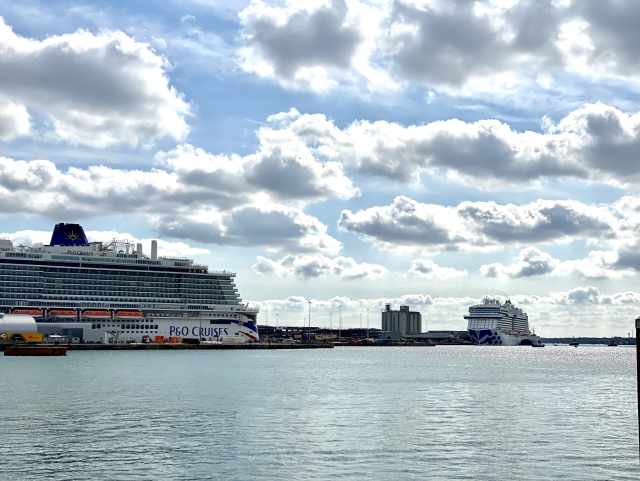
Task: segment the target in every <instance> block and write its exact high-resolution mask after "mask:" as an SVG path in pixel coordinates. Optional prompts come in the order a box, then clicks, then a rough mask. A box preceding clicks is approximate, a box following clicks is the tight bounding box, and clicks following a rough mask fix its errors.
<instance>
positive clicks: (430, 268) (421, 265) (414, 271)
mask: <svg viewBox="0 0 640 481" xmlns="http://www.w3.org/2000/svg"><path fill="white" fill-rule="evenodd" d="M409 275H411V276H415V277H426V278H429V279H431V278H433V277H435V278H437V279H449V278H451V277H463V276H466V275H467V271H466V270H464V271H460V270H458V269H454V268H453V267H441V266H439V265H438V264H436V263H435V262H433V261H432V260H431V259H414V260H413V261H412V262H411V269H409Z"/></svg>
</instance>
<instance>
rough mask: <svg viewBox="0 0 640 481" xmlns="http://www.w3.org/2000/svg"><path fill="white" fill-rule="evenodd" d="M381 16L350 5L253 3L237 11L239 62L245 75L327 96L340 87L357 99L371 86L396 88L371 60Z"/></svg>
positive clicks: (344, 1) (338, 1) (333, 0)
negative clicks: (245, 72) (272, 4)
mask: <svg viewBox="0 0 640 481" xmlns="http://www.w3.org/2000/svg"><path fill="white" fill-rule="evenodd" d="M383 16H384V14H383V12H382V11H380V10H379V9H378V8H376V7H374V6H371V5H366V4H364V3H360V2H357V1H351V0H328V1H316V2H295V1H294V2H287V4H286V6H282V7H272V6H268V5H267V4H266V3H265V2H263V1H261V0H255V1H253V2H252V3H251V4H250V5H249V6H248V7H247V8H245V9H244V10H243V11H242V12H240V20H241V22H242V24H243V27H244V29H243V34H242V42H243V47H242V48H241V49H240V52H239V56H238V61H239V64H240V66H241V67H242V68H243V69H244V70H245V71H247V72H252V73H256V74H257V75H259V76H261V77H267V78H275V79H277V80H278V81H279V82H280V83H282V84H283V85H284V86H286V87H290V88H302V89H310V90H313V91H316V92H325V91H328V90H330V89H332V88H335V87H338V86H342V87H346V88H349V89H352V90H353V91H354V92H357V93H360V94H362V92H366V91H369V90H371V89H372V87H373V86H374V85H375V86H376V88H378V89H382V90H386V89H394V88H396V86H395V83H394V82H392V81H391V80H390V79H389V76H388V74H386V73H385V72H384V71H382V70H380V69H378V68H376V67H375V66H374V65H373V63H372V62H371V61H370V59H369V56H370V55H371V54H372V52H373V51H374V50H375V47H376V34H377V27H376V26H375V25H376V24H377V23H378V22H379V21H381V20H382V19H383ZM372 25H373V26H374V28H373V29H371V28H368V27H370V26H372ZM354 86H355V87H356V88H354Z"/></svg>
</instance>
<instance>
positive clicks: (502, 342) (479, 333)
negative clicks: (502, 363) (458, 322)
mask: <svg viewBox="0 0 640 481" xmlns="http://www.w3.org/2000/svg"><path fill="white" fill-rule="evenodd" d="M469 336H470V337H471V340H472V341H473V343H474V344H477V345H480V346H520V345H531V344H532V343H534V342H537V341H539V340H540V336H536V335H534V334H530V335H525V334H511V333H509V331H502V330H499V329H469Z"/></svg>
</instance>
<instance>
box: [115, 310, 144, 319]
mask: <svg viewBox="0 0 640 481" xmlns="http://www.w3.org/2000/svg"><path fill="white" fill-rule="evenodd" d="M116 317H117V318H118V319H137V318H140V317H143V315H142V312H140V311H116Z"/></svg>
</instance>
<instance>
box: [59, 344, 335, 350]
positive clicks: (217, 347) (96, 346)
mask: <svg viewBox="0 0 640 481" xmlns="http://www.w3.org/2000/svg"><path fill="white" fill-rule="evenodd" d="M64 347H66V348H67V350H69V351H158V350H174V351H184V350H193V349H199V350H214V351H215V350H222V351H228V350H251V349H333V345H331V344H329V343H309V344H277V343H271V344H269V343H268V342H251V343H246V344H170V343H162V344H153V343H150V344H135V343H127V344H125V343H122V344H89V343H83V344H65V345H64Z"/></svg>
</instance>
